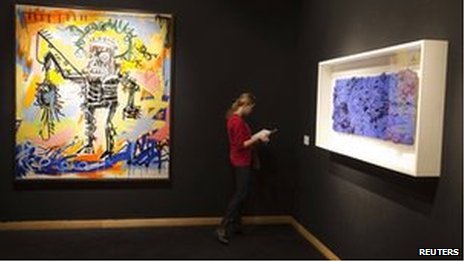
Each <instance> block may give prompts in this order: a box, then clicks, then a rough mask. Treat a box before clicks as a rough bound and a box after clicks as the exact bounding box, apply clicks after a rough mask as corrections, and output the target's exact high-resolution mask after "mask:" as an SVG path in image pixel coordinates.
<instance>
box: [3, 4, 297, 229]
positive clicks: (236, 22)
mask: <svg viewBox="0 0 464 261" xmlns="http://www.w3.org/2000/svg"><path fill="white" fill-rule="evenodd" d="M15 2H16V1H13V0H6V1H1V2H0V13H1V14H0V21H1V24H2V26H1V27H0V35H1V36H2V41H0V46H1V48H0V54H1V59H0V75H1V77H0V85H1V86H2V88H0V97H1V103H0V104H1V105H0V108H1V109H0V111H1V112H0V113H1V119H2V122H3V127H2V128H0V137H1V144H2V146H3V149H2V150H1V153H0V161H1V162H2V168H1V172H0V220H3V221H5V220H50V219H52V220H53V219H88V218H92V219H94V218H141V217H184V216H189V217H190V216H221V215H222V214H223V212H224V211H225V208H226V205H227V200H228V199H229V197H230V196H231V194H232V192H233V187H234V186H233V178H232V173H231V170H230V167H229V165H228V151H227V150H228V147H227V145H228V144H227V136H226V131H225V119H224V114H225V111H226V110H227V109H228V106H230V105H231V103H232V102H233V99H234V98H235V97H237V96H238V95H239V94H240V93H241V92H243V91H252V92H254V93H255V94H256V96H257V106H256V110H255V113H254V115H253V117H252V118H250V122H251V124H252V128H254V129H255V130H258V129H259V128H260V127H267V128H271V127H279V129H280V131H279V134H278V135H276V137H275V139H274V140H273V141H272V142H271V143H270V144H269V145H266V146H262V147H260V148H259V151H260V154H261V157H262V161H263V165H264V167H263V169H262V170H261V171H260V172H258V173H257V174H256V176H255V180H254V182H255V185H256V186H255V188H256V189H255V190H254V192H253V193H252V195H251V198H250V201H249V204H248V207H247V209H246V211H245V214H248V215H260V214H289V213H290V212H291V209H292V202H293V193H292V191H293V187H294V185H295V184H294V183H295V177H296V175H295V173H296V168H295V166H296V160H297V159H296V158H295V157H293V156H292V155H295V153H296V146H295V143H296V139H295V138H294V137H295V136H296V135H294V132H295V130H296V129H295V128H289V127H287V126H289V125H291V122H292V119H291V117H292V115H294V113H295V112H296V109H297V106H296V104H294V103H293V102H289V101H293V100H295V99H296V97H297V93H295V92H292V91H290V89H289V88H295V86H296V79H295V77H294V76H293V75H294V71H295V68H296V63H295V59H296V54H297V52H296V48H295V47H296V42H297V41H296V36H297V32H296V30H297V28H296V24H297V22H298V20H297V18H295V17H294V16H291V15H286V16H284V17H282V16H280V14H281V13H287V14H294V13H296V12H297V10H298V4H297V3H295V2H287V1H214V0H202V1H181V0H179V1H177V0H175V1H145V0H121V1H109V0H104V1H101V0H100V1H85V0H84V1H83V0H80V1H76V0H66V1H55V0H53V1H20V3H21V4H45V5H56V4H58V5H61V6H63V5H64V6H83V7H86V6H88V7H92V6H93V7H97V8H105V9H111V8H115V9H128V10H141V11H144V12H162V13H173V14H174V16H175V26H174V27H175V28H174V29H175V45H174V46H175V51H174V52H175V54H174V55H175V60H174V71H173V92H172V100H171V101H172V113H173V115H172V132H171V133H172V134H171V137H172V151H171V156H172V158H171V164H170V166H171V170H172V171H171V180H170V181H169V182H161V183H156V182H95V183H92V182H84V183H82V182H58V183H49V182H46V183H43V182H27V183H19V184H18V183H15V182H14V181H13V169H14V165H13V162H14V161H13V160H14V106H15V105H14V76H15V70H14V68H15V67H14V53H15V44H14V39H15V35H14V11H13V10H14V4H15ZM264 2H266V5H265V6H266V7H265V8H263V4H264Z"/></svg>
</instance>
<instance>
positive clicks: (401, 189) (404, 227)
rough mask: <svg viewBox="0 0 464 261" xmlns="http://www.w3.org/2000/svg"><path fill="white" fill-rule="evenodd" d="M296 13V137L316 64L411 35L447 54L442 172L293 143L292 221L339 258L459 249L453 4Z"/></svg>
mask: <svg viewBox="0 0 464 261" xmlns="http://www.w3.org/2000/svg"><path fill="white" fill-rule="evenodd" d="M300 15H301V28H300V30H301V38H300V61H299V62H300V77H299V81H300V83H299V89H300V95H299V96H300V97H301V99H299V102H298V103H299V111H301V115H300V116H299V120H298V122H301V124H300V126H299V136H300V137H301V136H302V135H303V134H304V133H308V134H310V135H311V137H312V139H313V140H314V137H315V136H314V135H315V126H316V122H315V116H316V114H315V112H316V92H317V63H318V62H319V61H322V60H327V59H330V58H335V57H339V56H344V55H349V54H354V53H358V52H362V51H366V50H371V49H376V48H381V47H386V46H390V45H396V44H400V43H404V42H408V41H414V40H419V39H445V40H448V41H449V56H448V73H447V84H446V85H447V86H446V88H447V90H446V111H445V124H444V137H443V158H442V163H443V164H442V165H443V166H442V171H441V177H440V178H439V179H413V178H409V177H407V176H404V175H400V174H396V173H394V172H391V171H388V170H385V169H382V168H379V167H375V166H372V165H369V164H365V163H362V162H360V161H357V160H354V159H350V158H348V157H344V156H341V155H337V154H335V153H329V152H327V151H325V150H322V149H319V148H316V147H315V146H314V143H313V145H312V146H311V147H303V146H302V145H299V146H298V147H299V154H298V158H299V161H300V170H299V179H298V189H297V193H296V205H295V206H296V207H295V215H296V217H297V219H298V220H299V221H301V222H302V223H303V224H304V225H305V226H306V227H308V228H309V229H310V230H311V231H312V232H314V234H315V235H316V236H317V237H318V238H319V239H321V240H322V241H323V242H325V243H326V244H327V245H328V246H329V247H330V248H331V249H332V250H333V251H334V252H335V253H336V254H338V255H339V256H340V257H341V258H344V259H349V258H358V259H359V258H372V257H376V258H384V259H388V258H419V256H418V249H419V248H460V249H461V251H462V250H463V249H462V243H463V242H462V203H463V202H462V88H463V87H462V69H463V68H462V57H463V56H462V55H463V53H462V31H463V30H462V1H461V0H446V1H443V0H407V1H403V0H350V1H341V0H318V1H303V5H302V8H301V12H300ZM421 258H423V257H421ZM436 258H437V257H434V259H436ZM440 258H442V257H440ZM460 258H462V252H461V257H460Z"/></svg>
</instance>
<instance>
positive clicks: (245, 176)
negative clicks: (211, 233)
mask: <svg viewBox="0 0 464 261" xmlns="http://www.w3.org/2000/svg"><path fill="white" fill-rule="evenodd" d="M234 172H235V173H234V174H235V184H236V189H235V194H234V196H233V197H232V199H231V200H230V202H229V205H228V207H227V211H226V214H225V216H224V218H223V220H222V222H221V225H222V226H223V227H224V228H225V229H226V231H227V232H230V229H231V228H232V226H234V225H239V224H240V223H241V212H242V208H243V203H244V201H245V199H246V198H247V196H248V194H249V193H250V188H251V169H250V167H234Z"/></svg>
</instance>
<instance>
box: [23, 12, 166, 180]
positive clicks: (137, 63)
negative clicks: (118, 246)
mask: <svg viewBox="0 0 464 261" xmlns="http://www.w3.org/2000/svg"><path fill="white" fill-rule="evenodd" d="M172 24H173V19H172V17H171V16H170V15H164V14H146V13H135V12H114V11H101V10H88V9H70V8H52V7H43V6H31V5H17V6H16V148H15V149H16V171H15V178H16V180H29V179H59V180H63V179H84V180H108V179H110V180H112V179H117V180H127V179H156V180H158V179H168V178H169V159H170V154H169V151H170V134H169V130H170V127H169V126H170V98H171V63H172V57H173V53H172V43H173V39H172V35H173V32H172V27H173V26H172Z"/></svg>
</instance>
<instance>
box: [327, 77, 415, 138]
mask: <svg viewBox="0 0 464 261" xmlns="http://www.w3.org/2000/svg"><path fill="white" fill-rule="evenodd" d="M418 82H419V79H418V77H417V74H416V73H415V72H414V71H411V70H403V71H400V72H398V73H391V74H386V73H383V74H380V75H377V76H370V77H352V78H345V79H338V80H336V82H335V88H334V97H333V102H334V110H333V115H332V119H333V126H332V127H333V129H334V130H335V131H338V132H343V133H351V134H356V135H361V136H367V137H372V138H377V139H382V140H390V141H393V142H395V143H401V144H408V145H412V144H414V136H415V130H416V124H415V121H416V120H415V119H416V106H417V89H418Z"/></svg>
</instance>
